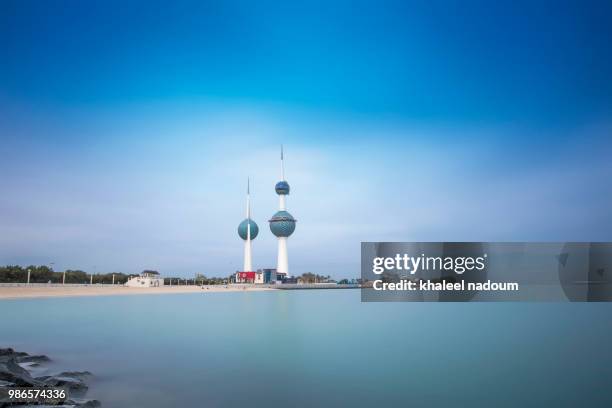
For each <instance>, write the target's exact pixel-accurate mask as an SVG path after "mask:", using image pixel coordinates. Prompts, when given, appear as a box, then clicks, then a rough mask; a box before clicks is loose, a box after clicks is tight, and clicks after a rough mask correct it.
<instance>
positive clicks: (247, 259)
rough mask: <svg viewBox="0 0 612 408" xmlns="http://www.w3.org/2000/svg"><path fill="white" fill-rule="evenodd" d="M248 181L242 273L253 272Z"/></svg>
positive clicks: (248, 187) (248, 182)
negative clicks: (245, 236)
mask: <svg viewBox="0 0 612 408" xmlns="http://www.w3.org/2000/svg"><path fill="white" fill-rule="evenodd" d="M250 184H251V182H250V180H247V202H246V218H247V239H245V240H244V265H243V266H244V268H243V271H244V272H252V271H253V257H252V254H251V249H252V248H251V188H250Z"/></svg>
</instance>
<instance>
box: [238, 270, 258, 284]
mask: <svg viewBox="0 0 612 408" xmlns="http://www.w3.org/2000/svg"><path fill="white" fill-rule="evenodd" d="M236 283H255V272H237V273H236Z"/></svg>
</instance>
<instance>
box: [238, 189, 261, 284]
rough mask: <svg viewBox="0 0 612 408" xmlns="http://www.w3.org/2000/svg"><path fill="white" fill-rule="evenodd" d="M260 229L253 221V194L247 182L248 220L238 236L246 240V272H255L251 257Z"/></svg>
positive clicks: (241, 226)
mask: <svg viewBox="0 0 612 408" xmlns="http://www.w3.org/2000/svg"><path fill="white" fill-rule="evenodd" d="M258 233H259V227H258V226H257V224H256V223H255V221H253V220H252V219H251V192H250V182H249V181H248V180H247V197H246V218H245V219H244V221H242V222H241V223H240V224H239V225H238V235H240V238H242V239H243V240H244V269H243V271H244V272H252V271H253V258H252V256H251V241H252V240H254V239H255V238H256V237H257V234H258Z"/></svg>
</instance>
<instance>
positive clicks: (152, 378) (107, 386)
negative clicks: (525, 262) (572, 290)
mask: <svg viewBox="0 0 612 408" xmlns="http://www.w3.org/2000/svg"><path fill="white" fill-rule="evenodd" d="M0 316H1V320H0V345H2V346H11V347H14V348H17V349H20V350H24V351H28V352H34V353H37V352H39V353H45V354H48V355H49V356H50V357H52V358H53V359H54V363H53V366H52V369H58V370H59V369H75V370H76V369H78V370H90V371H92V372H93V373H94V374H95V375H96V377H95V380H94V381H93V382H92V388H91V391H90V393H89V396H91V397H95V398H98V399H100V400H101V401H102V403H103V407H126V408H127V407H130V408H131V407H191V406H193V407H200V406H206V407H209V406H210V407H223V406H245V405H247V404H248V405H249V406H258V407H259V406H270V407H281V406H282V407H285V406H297V407H302V406H303V407H310V406H351V407H361V406H376V407H382V406H415V407H424V406H426V407H448V406H452V407H464V406H470V407H492V406H496V407H518V406H521V407H525V406H533V407H543V406H555V407H559V406H567V407H575V406H601V407H610V406H612V389H611V387H610V378H612V305H610V304H594V303H591V304H578V303H559V304H524V303H519V304H517V303H486V304H485V303H482V304H476V303H425V304H419V303H361V302H360V296H359V291H357V290H335V291H334V290H318V291H315V290H311V291H272V292H251V293H239V292H236V293H206V294H199V293H196V294H180V295H159V296H156V295H146V296H117V297H84V298H56V299H30V300H5V301H0Z"/></svg>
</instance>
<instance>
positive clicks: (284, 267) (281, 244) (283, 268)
mask: <svg viewBox="0 0 612 408" xmlns="http://www.w3.org/2000/svg"><path fill="white" fill-rule="evenodd" d="M281 181H285V158H284V154H283V145H281ZM278 198H279V209H280V210H281V211H286V210H287V204H286V202H285V194H279V195H278ZM276 272H278V273H285V274H287V275H286V276H287V277H289V257H288V255H287V237H278V258H277V262H276Z"/></svg>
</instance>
